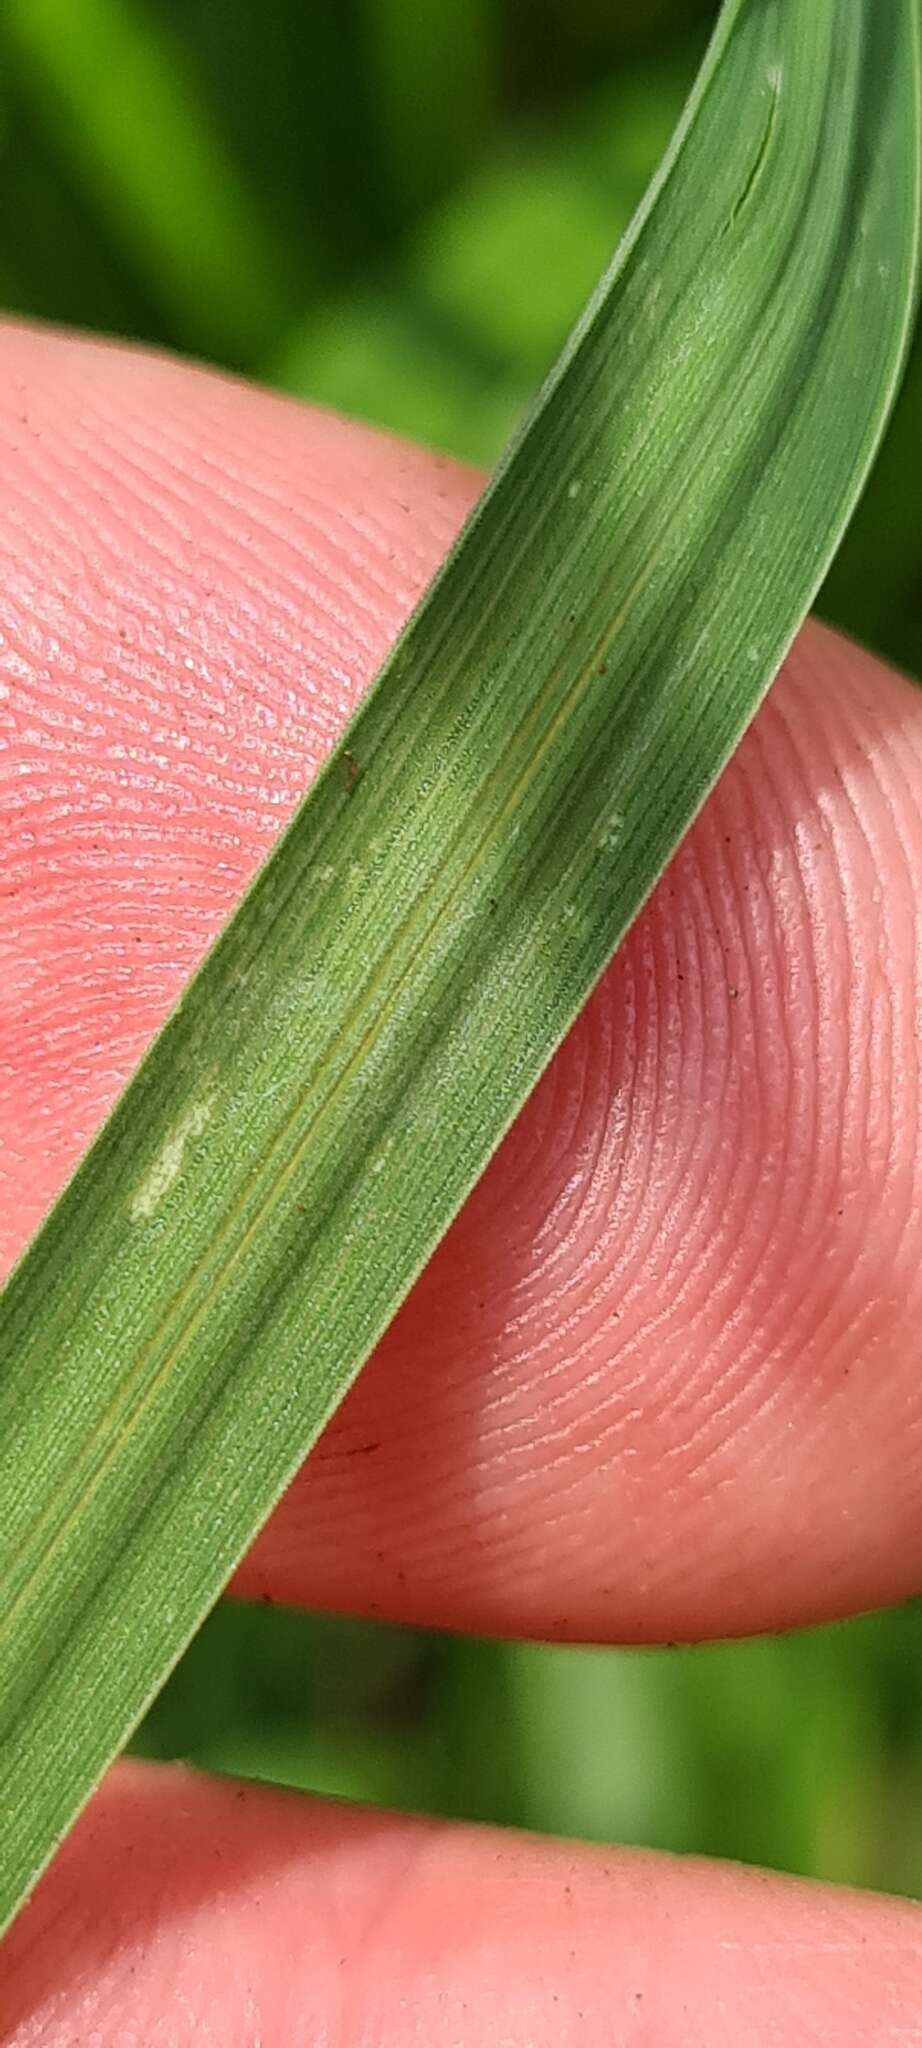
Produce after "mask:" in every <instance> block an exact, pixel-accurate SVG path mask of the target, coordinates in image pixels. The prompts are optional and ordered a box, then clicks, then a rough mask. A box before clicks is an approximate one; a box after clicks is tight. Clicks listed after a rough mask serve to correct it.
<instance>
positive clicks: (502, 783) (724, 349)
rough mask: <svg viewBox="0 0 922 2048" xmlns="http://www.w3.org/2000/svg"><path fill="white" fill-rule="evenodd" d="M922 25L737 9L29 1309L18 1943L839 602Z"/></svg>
mask: <svg viewBox="0 0 922 2048" xmlns="http://www.w3.org/2000/svg"><path fill="white" fill-rule="evenodd" d="M917 45H918V23H917V16H916V5H915V0H810V5H809V6H806V5H804V0H729V5H728V6H727V7H726V8H725V11H724V14H723V16H722V19H721V24H720V27H719V29H718V31H717V35H716V37H715V40H714V43H713V45H712V48H711V53H710V56H709V58H708V61H707V64H706V66H705V71H704V73H703V75H702V79H701V81H700V82H699V86H698V88H697V90H696V93H695V95H694V97H693V100H692V102H691V104H690V107H689V109H688V110H687V113H686V116H685V119H684V121H683V124H682V127H681V129H680V133H679V136H678V138H677V142H676V145H675V146H674V148H673V150H672V152H671V154H670V157H669V159H668V160H667V163H666V166H665V167H664V171H663V173H662V174H661V177H660V179H659V180H658V182H657V185H656V187H655V189H654V192H653V194H652V195H651V199H650V201H649V202H648V204H647V206H646V208H645V209H644V211H643V213H642V215H641V217H640V219H639V221H638V223H637V224H636V225H635V228H634V230H633V231H632V234H631V235H630V236H629V237H628V240H627V242H626V244H625V245H624V247H623V249H622V251H621V252H620V255H619V258H618V261H617V264H616V266H615V268H614V270H613V272H612V273H611V274H610V275H609V276H608V277H606V279H605V280H604V281H603V285H602V286H601V287H600V290H599V292H598V294H597V295H596V297H595V299H594V301H593V303H592V305H591V307H590V309H589V311H588V313H587V315H586V316H585V318H584V320H583V321H582V323H581V324H580V327H579V328H578V330H577V333H576V335H575V337H574V340H573V341H572V343H571V344H570V346H569V348H568V350H567V351H566V352H565V355H564V358H563V360H562V362H561V364H560V366H559V367H558V369H557V371H556V372H555V374H554V377H553V378H552V380H551V382H550V384H549V385H548V387H547V389H546V391H545V393H544V396H543V398H542V401H541V403H540V405H539V407H538V408H537V410H536V412H535V414H534V416H533V418H532V420H531V422H530V424H529V427H528V429H527V431H526V433H525V434H524V436H523V437H522V438H521V439H520V440H519V442H518V444H517V445H516V447H515V448H514V449H513V451H512V453H511V454H510V456H509V457H508V458H507V460H506V462H505V463H504V465H503V466H502V468H501V471H500V473H499V474H498V476H497V479H496V480H495V482H494V484H493V486H492V488H491V490H490V491H489V493H488V494H487V497H486V499H485V500H484V502H483V504H482V506H481V508H480V510H479V512H478V513H477V515H476V516H475V518H474V520H473V521H472V523H471V524H470V526H469V528H468V530H467V532H466V534H465V535H464V537H463V539H462V541H461V543H460V545H459V548H458V549H457V550H456V552H455V554H454V556H453V557H452V559H451V561H450V562H449V564H448V566H447V568H446V570H445V571H444V572H443V574H442V576H441V578H440V579H439V580H438V582H437V583H436V585H435V586H434V589H433V591H432V592H431V593H430V595H429V597H428V598H427V600H426V601H425V603H424V604H423V606H422V607H421V609H420V611H419V612H418V613H417V615H416V617H415V619H414V621H413V622H412V624H411V626H410V627H409V629H408V631H407V633H406V634H405V636H404V637H403V639H402V641H401V643H400V644H399V646H398V648H397V649H396V651H395V653H394V655H393V656H392V658H391V660H390V661H389V663H388V664H387V667H386V669H385V671H384V673H383V675H382V677H381V678H380V679H379V682H378V684H377V686H376V688H375V690H374V691H373V692H372V694H371V696H370V697H369V698H368V699H367V701H366V703H365V705H364V706H363V708H362V710H361V711H360V713H359V715H358V717H357V719H356V720H355V721H354V723H353V725H352V727H351V730H350V732H349V734H348V735H347V738H346V741H345V743H344V748H343V749H341V750H340V752H339V754H338V755H337V756H336V757H335V758H334V760H333V761H332V762H331V764H330V765H329V767H328V769H327V770H326V771H325V773H324V774H323V775H322V776H321V778H320V779H319V781H318V782H317V784H316V785H315V787H314V789H313V791H312V793H311V795H310V797H309V799H308V801H307V802H306V803H305V805H304V806H303V808H302V810H301V811H300V813H299V815H298V816H297V818H296V819H295V821H294V823H293V825H292V826H291V827H290V829H289V831H288V833H287V834H286V835H285V838H284V839H283V841H282V842H281V844H280V846H279V848H278V849H277V851H276V853H275V855H274V856H273V858H272V860H271V861H270V862H269V863H268V865H267V867H266V868H265V869H264V870H263V872H262V874H261V876H260V877H259V878H258V880H257V881H256V883H255V884H254V886H253V888H252V889H251V891H250V893H249V895H248V896H247V898H246V900H245V902H244V904H243V906H242V907H241V909H240V911H239V912H238V914H237V916H236V917H235V918H234V920H233V921H232V923H231V925H230V926H229V928H228V930H227V931H226V932H225V934H224V936H223V938H222V939H221V941H220V942H219V944H218V946H217V947H216V948H215V950H214V951H213V953H212V954H211V956H210V958H209V960H208V961H207V962H206V964H205V966H204V967H203V969H202V970H201V972H200V974H199V975H198V976H197V977H196V980H195V981H194V983H193V984H192V985H191V987H190V989H189V991H188V993H187V995H186V997H185V999H184V1001H183V1003H182V1005H181V1006H180V1008H179V1010H178V1011H177V1013H176V1014H175V1015H174V1017H173V1019H172V1020H171V1022H170V1024H169V1025H168V1026H167V1028H166V1030H165V1032H164V1033H163V1034H162V1036H161V1038H160V1039H159V1040H158V1042H157V1044H156V1046H155V1047H154V1049H153V1051H152V1053H151V1054H150V1055H149V1057H148V1059H147V1060H146V1062H145V1064H144V1066H143V1067H142V1069H141V1071H140V1073H139V1074H138V1076H137V1078H136V1079H135V1081H134V1082H133V1084H132V1086H131V1087H130V1089H129V1090H128V1091H127V1093H126V1095H125V1096H124V1097H123V1099H122V1101H121V1103H120V1104H119V1106H118V1108H117V1109H116V1111H115V1113H114V1115H113V1117H112V1118H111V1120H110V1122H109V1123H108V1125H107V1127H106V1129H105V1131H104V1132H103V1134H102V1136H101V1138H100V1139H99V1140H98V1142H97V1143H96V1145H95V1146H94V1148H93V1150H92V1151H91V1153H90V1154H89V1156H88V1158H87V1160H86V1161H85V1162H84V1165H83V1166H82V1167H81V1169H80V1171H79V1172H78V1174H77V1175H76V1177H75V1179H74V1181H73V1182H72V1183H71V1185H70V1187H69V1189H68V1190H67V1192H66V1193H65V1195H64V1196H63V1198H62V1200H61V1201H60V1203H59V1204H58V1206H57V1208H56V1209H55V1211H54V1212H53V1214H52V1216H51V1218H50V1219H49V1221H48V1223H47V1224H46V1225H45V1227H44V1229H43V1230H42V1232H41V1233H40V1235H39V1237H38V1239H37V1240H36V1242H35V1244H34V1245H33V1246H32V1248H31V1250H30V1251H29V1252H28V1254H27V1255H26V1257H25V1259H24V1260H23V1262H22V1263H21V1265H20V1266H19V1268H18V1269H17V1271H16V1273H15V1274H14V1276H13V1279H12V1280H11V1282H10V1284H9V1287H8V1289H7V1292H6V1294H5V1296H4V1297H3V1301H2V1304H0V1584H2V1587H3V1598H4V1611H3V1618H2V1623H0V1813H2V1836H0V1923H2V1922H4V1921H6V1920H7V1919H8V1918H9V1917H10V1915H11V1914H12V1913H13V1912H14V1911H15V1909H16V1906H17V1904H18V1903H19V1902H20V1900H21V1898H22V1897H23V1895H24V1893H25V1891H26V1889H27V1888H28V1886H29V1885H30V1884H31V1882H32V1881H33V1879H34V1877H35V1876H36V1874H37V1872H38V1871H39V1870H40V1869H41V1867H42V1866H43V1864H44V1863H45V1862H46V1860H47V1858H48V1856H49V1854H50V1853H51V1851H52V1849H53V1847H54V1845H55V1843H56V1841H57V1840H58V1839H59V1838H60V1836H61V1834H62V1833H63V1832H64V1831H65V1829H66V1828H67V1826H68V1825H69V1823H70V1821H71V1820H72V1818H73V1816H74V1814H75V1813H76V1811H77V1810H78V1809H79V1807H80V1806H81V1804H82V1803H83V1801H84V1800H85V1798H86V1797H87V1795H88V1793H89V1792H90V1790H91V1789H92V1786H93V1785H94V1783H95V1782H96V1780H97V1778H98V1776H99V1774H100V1772H101V1771H102V1770H103V1768H104V1767H105V1765H106V1763H107V1762H108V1760H109V1759H110V1757H111V1756H112V1755H113V1754H114V1753H115V1752H116V1751H117V1749H118V1748H119V1747H120V1745H121V1744H122V1742H123V1741H124V1740H125V1738H126V1736H127V1734H128V1733H129V1731H130V1730H131V1728H132V1727H133V1726H134V1725H135V1723H136V1721H137V1719H138V1717H139V1715H140V1714H141V1712H142V1711H143V1709H144V1707H145V1705H146V1704H147V1702H148V1701H149V1699H150V1698H151V1696H152V1694H153V1693H154V1691H155V1690H156V1689H157V1687H158V1686H159V1684H160V1683H161V1682H162V1680H163V1678H164V1676H165V1674H166V1673H167V1671H168V1670H169V1669H170V1667H171V1665H172V1664H173V1663H174V1662H175V1660H176V1658H177V1656H178V1655H179V1653H180V1652H181V1650H182V1649H183V1647H184V1645H185V1644H186V1643H187V1641H188V1640H189V1637H190V1635H191V1634H192V1632H193V1630H194V1628H195V1627H196V1625H197V1623H198V1622H199V1620H200V1619H201V1617H202V1615H203V1613H204V1612H205V1611H206V1610H207V1608H208V1607H209V1605H210V1604H211V1603H212V1601H213V1600H214V1598H215V1596H216V1595H217V1593H218V1591H219V1590H220V1588H221V1586H222V1585H223V1584H224V1583H225V1582H226V1580H227V1578H228V1576H229V1574H230V1572H231V1570H232V1569H233V1566H234V1565H235V1563H236V1561H237V1560H238V1558H239V1557H240V1555H241V1553H242V1551H243V1550H244V1549H245V1548H246V1546H247V1544H248V1543H249V1542H250V1540H251V1538H252V1537H253V1535H254V1534H255V1532H256V1530H257V1528H258V1527H259V1526H260V1524H261V1522H262V1521H263V1520H264V1518H265V1516H266V1515H267V1513H268V1511H269V1509H270V1508H271V1506H272V1505H273V1503H274V1501H275V1500H276V1499H277V1498H278V1495H279V1493H280V1492H281V1491H282V1489H283V1487H284V1485H285V1484H286V1482H287V1480H288V1479H289V1478H290V1476H291V1475H292V1473H293V1472H294V1470H295V1469H296V1467H297V1465H298V1464H299V1462H300V1460H301V1458H302V1457H303V1455H304V1453H305V1451H306V1450H307V1449H308V1448H309V1446H310V1444H311V1443H312V1442H313V1441H314V1439H315V1438H316V1436H317V1434H318V1431H319V1430H320V1428H321V1427H322V1425H323V1423H324V1421H325V1420H326V1419H327V1417H328V1415H329V1414H330V1412H331V1409H332V1408H333V1407H334V1406H335V1404H336V1402H337V1401H338V1400H339V1398H340V1397H341V1396H342V1394H343V1393H344V1392H345V1390H346V1388H347V1386H348V1385H349V1383H350V1382H351V1380H352V1379H353V1377H354V1375H355V1373H356V1372H357V1371H358V1369H359V1367H360V1366H361V1364H362V1362H363V1360H364V1359H365V1357H366V1356H367V1354H368V1352H369V1350H370V1349H371V1347H372V1345H373V1344H374V1342H375V1340H376V1338H377V1336H378V1335H379V1333H380V1332H381V1330H382V1329H383V1328H384V1327H385V1325H386V1324H387V1322H388V1321H389V1319H390V1318H391V1316H392V1315H393V1313H394V1311H395V1309H396V1308H397V1306H398V1304H399V1302H400V1301H401V1299H402V1298H403V1296H404V1295H405V1294H406V1291H407V1289H408V1287H409V1286H410V1285H411V1283H412V1281H413V1279H414V1277H415V1276H416V1274H417V1273H418V1272H419V1270H420V1268H421V1266H422V1265H423V1263H424V1262H425V1260H426V1258H427V1257H428V1256H429V1254H430V1252H431V1250H432V1249H433V1247H434V1245H435V1244H436V1242H437V1241H438V1239H439V1237H440V1236H441V1235H442V1233H443V1232H444V1230H445V1229H446V1227H447V1225H448V1224H449V1222H450V1221H451V1219H452V1217H453V1215H454V1214H455V1213H456V1211H457V1209H458V1207H459V1205H460V1203H461V1202H462V1200H463V1199H464V1196H465V1194H466V1193H467V1191H468V1190H469V1188H470V1187H471V1185H472V1184H473V1182H474V1180H475V1179H476V1177H477V1176H478V1174H479V1173H480V1172H481V1171H482V1169H483V1167H484V1165H485V1163H486V1161H487V1159H488V1158H489V1156H490V1154H491V1152H492V1151H493V1150H494V1148H495V1146H496V1144H497V1142H498V1141H499V1139H500V1137H501V1136H502V1134H503V1132H504V1130H505V1129H506V1128H507V1127H508V1125H509V1122H510V1120H511V1118H512V1117H513V1116H514V1114H515V1112H516V1110H517V1109H518V1107H519V1106H520V1104H521V1102H522V1101H523V1099H524V1097H525V1095H526V1094H527V1092H528V1091H529V1089H530V1088H531V1087H532V1086H533V1084H534V1083H535V1081H536V1080H537V1078H538V1076H539V1074H540V1073H541V1071H542V1069H543V1068H544V1066H545V1065H546V1063H547V1061H548V1059H549V1057H550V1055H551V1054H552V1052H553V1050H554V1048H555V1046H556V1045H557V1044H558V1042H559V1040H560V1038H561V1036H562V1034H563V1033H564V1031H565V1030H566V1028H567V1026H568V1024H569V1023H570V1021H571V1020H572V1018H573V1016H574V1015H575V1013H576V1011H577V1010H578V1008H579V1007H580V1005H581V1004H582V1002H583V1001H584V1000H585V998H586V996H587V994H588V992H589V990H590V989H591V987H592V985H593V984H594V982H595V981H596V979H597V977H598V975H599V973H600V972H601V970H602V969H603V967H604V966H605V964H606V962H607V960H608V959H609V957H610V955H611V953H612V952H613V950H614V948H615V946H616V945H617V943H618V941H619V939H620V937H621V936H622V934H623V932H624V930H625V928H626V926H627V925H628V923H629V922H630V920H631V919H632V918H633V916H634V915H635V914H636V912H637V910H638V909H639V907H640V905H641V904H642V902H643V900H644V899H645V897H646V895H647V894H648V892H649V890H650V888H651V887H652V885H653V883H654V882H655V880H656V878H657V876H658V874H659V873H660V871H661V870H662V867H663V866H664V864H665V862H666V860H667V859H668V858H669V855H670V854H671V852H672V851H673V849H674V847H675V845H676V843H677V841H678V839H679V838H680V836H681V834H682V833H683V832H684V830H685V829H686V827H687V825H688V824H689V822H690V821H691V819H692V817H693V816H694V814H695V812H696V810H697V809H698V807H699V806H700V804H701V802H702V800H703V798H704V797H705V795H706V794H707V791H708V789H709V788H710V787H711V785H712V783H713V781H714V779H715V777H716V775H717V774H718V772H719V770H720V768H721V766H722V765H723V763H724V761H725V760H726V758H727V756H728V754H729V753H730V751H731V750H732V748H733V746H734V745H735V743H736V741H737V740H738V738H739V736H740V733H741V732H742V730H743V728H744V726H745V724H746V723H747V721H748V719H749V718H750V717H751V715H752V713H753V711H754V710H755V708H756V705H757V704H758V701H759V699H760V697H761V696H762V694H763V693H764V690H765V688H766V687H767V685H768V683H769V682H770V680H771V678H772V676H773V675H774V673H775V672H776V670H777V667H778V665H779V662H780V660H781V658H782V656H783V654H784V652H785V649H786V647H787V645H788V644H789V642H790V640H791V638H792V635H793V633H794V632H795V630H796V628H797V626H798V625H799V623H800V620H801V618H802V616H803V614H804V612H805V610H806V609H807V607H808V605H809V603H810V601H811V599H812V597H813V594H814V592H815V590H816V588H817V586H818V584H819V581H820V579H821V577H822V575H823V573H824V571H825V569H826V567H827V565H828V562H829V560H830V557H831V555H832V552H833V551H834V548H835V546H836V544H837V542H838V539H839V537H840V535H841V532H842V529H843V526H844V523H845V521H846V519H847V517H848V515H849V513H850V511H851V508H852V506H853V503H854V500H855V497H856V494H857V492H858V490H859V488H860V485H861V483H862V481H863V478H864V476H865V474H866V471H867V468H868V465H869V462H870V460H871V457H872V454H873V451H874V448H875V446H876V443H877V440H878V437H879V434H880V432H881V428H882V424H883V421H884V419H885V417H886V413H887V410H888V407H889V403H890V400H891V398H892V395H893V391H894V388H895V383H896V379H897V375H898V371H899V366H900V363H901V361H902V357H903V353H904V348H905V343H906V339H907V333H908V326H909V320H910V312H911V305H912V297H913V289H914V271H915V261H916V243H917V224H918V208H919V192H918V186H919V167H918V75H919V53H918V47H917Z"/></svg>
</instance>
